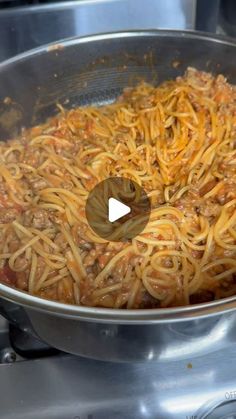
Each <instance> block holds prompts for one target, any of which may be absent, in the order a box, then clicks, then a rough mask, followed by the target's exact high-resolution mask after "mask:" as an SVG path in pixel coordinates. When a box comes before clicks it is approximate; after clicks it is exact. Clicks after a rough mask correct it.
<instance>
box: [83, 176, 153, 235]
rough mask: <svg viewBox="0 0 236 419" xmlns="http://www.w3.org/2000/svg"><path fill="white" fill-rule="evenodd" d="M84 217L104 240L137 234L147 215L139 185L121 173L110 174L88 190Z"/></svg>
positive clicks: (146, 219)
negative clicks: (119, 175) (121, 175)
mask: <svg viewBox="0 0 236 419" xmlns="http://www.w3.org/2000/svg"><path fill="white" fill-rule="evenodd" d="M85 210H86V218H87V221H88V223H89V225H90V227H91V228H92V230H93V231H94V232H95V233H96V234H97V235H98V236H100V237H102V238H103V239H106V240H108V241H126V240H130V239H132V238H134V237H136V236H137V235H138V234H140V233H141V232H142V231H143V230H144V228H145V226H146V224H147V222H148V220H149V216H150V210H151V208H150V200H149V198H148V196H147V194H146V192H145V190H144V189H143V188H141V187H140V185H138V184H137V183H136V182H135V181H133V180H130V179H127V178H124V177H110V178H108V179H105V180H103V181H102V182H100V183H98V184H97V185H96V186H95V187H94V188H93V189H92V190H91V191H90V193H89V196H88V199H87V202H86V208H85Z"/></svg>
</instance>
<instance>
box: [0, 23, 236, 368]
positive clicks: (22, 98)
mask: <svg viewBox="0 0 236 419" xmlns="http://www.w3.org/2000/svg"><path fill="white" fill-rule="evenodd" d="M176 64H178V65H177V67H176ZM187 66H194V67H197V68H198V69H203V70H207V71H211V72H214V73H219V72H222V73H223V74H224V75H226V76H227V77H228V78H229V81H230V82H232V83H236V43H235V42H233V41H232V40H227V39H222V38H219V37H212V36H207V35H205V34H196V33H191V32H179V31H146V32H145V31H142V32H125V33H113V34H105V35H99V36H91V37H86V38H81V39H77V38H76V39H69V40H66V41H62V42H60V43H59V44H54V45H50V46H45V47H42V48H39V49H36V50H33V51H31V52H28V53H25V54H22V55H20V56H17V57H16V58H14V59H11V60H9V61H7V62H5V63H2V64H1V65H0V136H1V138H2V139H6V138H8V137H12V136H14V135H15V134H16V133H17V131H19V129H20V127H21V126H22V125H24V126H30V125H33V124H36V123H38V122H42V121H43V120H44V119H45V118H47V117H49V116H51V115H53V114H54V113H55V112H56V106H55V103H56V102H58V101H59V102H60V103H66V106H68V107H71V106H74V105H81V104H82V105H86V104H88V103H96V104H101V103H104V102H109V101H112V100H114V99H115V97H116V96H117V95H118V94H119V93H120V92H121V91H122V89H123V88H124V87H125V86H127V85H130V84H135V83H137V81H138V80H140V78H141V79H144V78H145V79H146V80H148V81H152V82H154V83H159V82H162V81H163V80H166V79H170V78H174V77H176V76H178V75H180V74H182V73H183V72H184V71H185V69H186V67H187ZM6 97H10V98H11V103H10V104H9V100H7V101H6V100H5V101H4V99H5V98H6ZM0 293H1V297H2V298H1V311H2V313H3V314H4V315H5V316H6V317H8V318H10V319H11V321H13V322H15V323H17V324H18V325H19V326H20V327H22V328H27V329H29V330H30V332H31V333H35V334H36V335H38V336H39V337H40V338H41V339H43V340H44V341H45V342H47V343H48V344H50V345H52V346H54V347H56V348H59V349H62V350H64V351H67V352H71V353H75V354H78V355H83V356H87V357H93V358H97V359H106V360H125V361H128V360H144V359H148V360H151V359H159V360H160V361H167V360H170V359H178V358H182V357H185V356H188V357H189V356H190V355H192V356H197V355H201V354H202V353H205V352H209V351H214V350H216V349H219V348H224V346H225V345H226V344H228V341H229V340H230V341H232V342H234V335H235V327H236V326H235V325H236V321H235V320H236V297H231V298H227V299H224V300H221V301H214V302H211V303H205V304H200V305H194V306H190V307H183V308H182V307H180V308H171V309H153V310H112V309H102V308H88V307H80V306H73V305H65V304H59V303H56V302H53V301H47V300H43V299H40V298H36V297H33V296H30V295H28V294H26V293H22V292H20V291H18V290H15V289H11V288H9V287H7V286H5V285H2V284H0Z"/></svg>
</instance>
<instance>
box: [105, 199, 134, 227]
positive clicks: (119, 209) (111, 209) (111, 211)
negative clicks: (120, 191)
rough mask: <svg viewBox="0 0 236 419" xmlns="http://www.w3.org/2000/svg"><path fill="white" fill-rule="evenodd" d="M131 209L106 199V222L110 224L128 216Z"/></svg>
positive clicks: (113, 200) (114, 200)
mask: <svg viewBox="0 0 236 419" xmlns="http://www.w3.org/2000/svg"><path fill="white" fill-rule="evenodd" d="M130 211H131V208H130V207H128V205H125V204H123V203H122V202H120V201H118V200H117V199H115V198H109V199H108V220H109V221H110V223H113V222H114V221H117V220H120V218H122V217H124V216H125V215H127V214H129V213H130Z"/></svg>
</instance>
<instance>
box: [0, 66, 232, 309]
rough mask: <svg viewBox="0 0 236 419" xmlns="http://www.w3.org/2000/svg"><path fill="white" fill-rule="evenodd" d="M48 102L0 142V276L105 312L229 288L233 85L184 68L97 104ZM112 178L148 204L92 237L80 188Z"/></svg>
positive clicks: (209, 295) (169, 303) (182, 301)
mask: <svg viewBox="0 0 236 419" xmlns="http://www.w3.org/2000/svg"><path fill="white" fill-rule="evenodd" d="M59 109H60V113H59V114H58V115H57V116H55V117H53V118H50V119H49V120H48V121H47V122H46V123H45V124H43V125H41V126H36V127H33V128H31V129H29V130H23V131H22V133H21V135H20V136H19V137H18V138H16V139H13V140H8V141H6V142H1V143H0V280H1V282H2V283H4V284H7V285H10V286H13V287H16V288H18V289H20V290H23V291H26V292H29V293H30V294H32V295H36V296H40V297H43V298H47V299H53V300H57V301H60V302H64V303H71V304H77V305H85V306H98V307H109V308H128V309H134V308H157V307H175V306H180V305H188V304H193V303H200V302H207V301H211V300H214V299H220V298H224V297H228V296H232V295H235V294H236V211H235V209H236V87H234V86H232V85H230V84H229V83H227V81H226V79H225V78H224V77H223V76H222V75H218V76H216V77H214V76H213V75H211V74H208V73H205V72H201V71H197V70H195V69H193V68H189V69H188V70H187V71H186V73H185V74H184V76H183V77H178V78H177V79H176V80H174V81H168V82H165V83H163V84H161V85H160V86H158V87H154V86H152V85H149V84H146V83H140V84H138V85H137V86H136V87H134V88H127V89H125V90H124V92H123V94H122V96H121V97H119V98H118V100H117V101H116V102H114V103H112V104H109V105H106V106H101V107H95V106H88V107H79V108H75V109H71V110H65V109H63V108H62V107H61V106H60V108H59ZM116 176H124V177H126V178H128V179H132V180H134V181H135V182H137V183H138V184H139V185H140V186H142V187H143V188H144V190H145V191H146V193H147V195H148V197H149V199H150V201H151V215H150V219H149V222H148V224H147V225H146V227H145V229H144V230H143V231H142V232H141V233H140V234H139V235H138V236H136V237H134V238H133V239H130V240H128V241H126V242H112V241H111V242H109V241H107V240H106V239H103V238H101V237H99V236H97V235H96V234H95V233H94V231H93V230H92V229H91V228H90V227H89V225H88V223H87V220H86V216H85V205H86V200H87V197H88V194H89V191H91V190H92V188H93V187H94V186H95V185H96V184H97V183H98V182H100V181H102V180H104V179H106V178H108V177H116ZM98 205H99V202H98Z"/></svg>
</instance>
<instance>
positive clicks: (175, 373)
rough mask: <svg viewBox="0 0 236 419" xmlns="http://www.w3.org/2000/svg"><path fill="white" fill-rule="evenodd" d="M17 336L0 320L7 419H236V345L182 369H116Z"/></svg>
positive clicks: (1, 394) (0, 384)
mask: <svg viewBox="0 0 236 419" xmlns="http://www.w3.org/2000/svg"><path fill="white" fill-rule="evenodd" d="M17 333H18V334H20V332H19V331H16V330H12V328H11V327H9V325H8V323H7V322H6V321H5V320H4V319H3V318H0V390H1V391H0V406H1V418H2V419H13V418H14V419H49V418H50V419H54V418H55V419H105V418H106V419H107V418H109V419H110V418H111V419H113V418H114V419H137V418H138V419H147V418H150V419H171V418H175V419H200V418H209V419H210V418H215V419H217V418H219V419H222V418H225V419H234V418H236V380H235V377H236V351H235V347H234V345H229V347H228V348H227V350H225V351H216V352H213V353H212V354H209V355H207V356H203V357H195V358H191V359H185V360H180V361H174V362H171V361H168V362H159V363H158V362H152V361H150V362H145V363H112V362H101V361H93V360H89V359H86V358H80V357H75V356H71V355H68V354H65V353H59V351H55V350H53V349H51V348H48V347H47V346H46V345H44V344H43V343H42V342H38V344H36V343H34V344H33V343H32V341H31V345H30V339H31V338H28V341H27V338H26V337H25V339H23V341H22V342H23V345H22V344H21V345H19V342H20V339H19V336H18V337H16V334H17ZM40 345H41V346H40ZM19 346H20V349H19ZM30 346H31V349H30ZM26 347H28V349H27V350H26Z"/></svg>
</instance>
